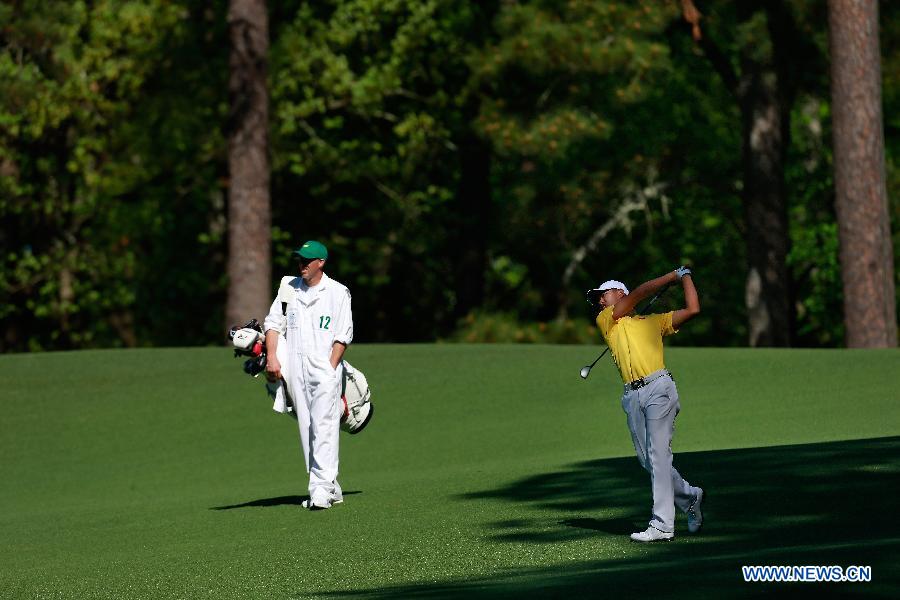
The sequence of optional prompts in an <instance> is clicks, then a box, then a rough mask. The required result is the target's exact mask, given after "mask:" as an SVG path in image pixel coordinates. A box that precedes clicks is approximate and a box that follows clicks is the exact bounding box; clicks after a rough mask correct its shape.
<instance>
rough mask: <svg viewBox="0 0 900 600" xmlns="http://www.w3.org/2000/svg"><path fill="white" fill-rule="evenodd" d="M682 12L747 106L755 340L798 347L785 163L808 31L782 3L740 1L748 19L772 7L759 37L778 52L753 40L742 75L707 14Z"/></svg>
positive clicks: (749, 301)
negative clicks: (713, 34) (706, 30)
mask: <svg viewBox="0 0 900 600" xmlns="http://www.w3.org/2000/svg"><path fill="white" fill-rule="evenodd" d="M682 10H683V16H684V19H685V21H686V23H687V26H688V27H689V28H690V31H691V33H692V35H693V37H694V39H695V40H696V41H697V43H698V44H699V46H700V48H701V49H702V50H703V53H704V55H705V56H706V58H707V60H709V62H710V64H711V65H712V67H713V68H714V69H715V70H716V72H717V73H718V74H719V76H720V77H721V78H722V82H723V83H724V84H725V86H726V88H728V90H729V91H730V92H731V93H732V94H733V95H734V97H735V99H736V100H737V102H738V105H739V106H740V110H741V121H742V123H741V126H742V132H741V133H742V160H743V185H744V188H743V193H742V201H743V205H744V219H745V224H746V227H747V232H746V244H747V261H748V263H749V264H748V273H747V280H746V286H745V301H746V306H747V319H748V331H749V339H748V342H749V344H750V345H751V346H790V345H791V344H792V341H793V339H794V330H795V320H796V317H795V308H794V290H793V278H792V276H791V272H790V269H788V268H787V265H786V259H787V255H788V252H789V250H790V231H789V229H788V218H787V192H786V189H785V183H784V167H785V156H786V154H787V148H788V145H789V143H790V107H791V104H792V103H793V98H794V96H795V93H796V92H795V87H796V83H795V82H794V78H795V74H794V73H793V71H795V69H794V68H793V67H794V66H795V62H796V60H797V58H796V54H797V53H798V42H799V40H801V37H802V36H801V34H800V33H799V32H798V30H797V27H796V26H795V24H794V21H793V17H792V15H791V13H790V11H789V10H788V8H787V7H786V6H785V4H784V3H783V2H782V1H781V0H766V1H764V2H759V1H758V0H744V1H743V2H740V3H738V5H737V13H738V20H739V21H740V22H741V23H749V22H751V20H752V19H753V18H754V17H755V15H756V14H757V13H758V12H759V11H761V10H762V11H764V12H765V14H766V31H765V32H764V31H758V32H757V35H759V36H762V35H768V36H769V40H770V41H771V48H772V50H771V54H770V55H768V56H763V55H761V53H760V51H759V48H758V47H757V46H751V45H750V44H749V43H748V44H745V45H744V46H743V47H741V48H740V49H739V52H740V67H741V68H740V72H739V73H738V72H737V71H736V70H735V69H734V67H733V65H732V62H731V59H730V58H729V57H728V56H726V55H725V54H724V53H723V52H722V50H721V48H719V46H718V45H717V44H716V43H715V42H714V41H713V40H712V39H711V38H710V36H709V35H704V34H703V32H702V30H701V27H700V22H701V21H700V19H701V17H702V15H701V14H700V13H699V11H698V10H697V9H696V7H695V6H694V4H693V2H692V1H691V0H682ZM760 45H761V46H763V47H764V46H765V44H764V43H761V44H760Z"/></svg>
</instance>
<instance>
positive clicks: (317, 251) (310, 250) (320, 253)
mask: <svg viewBox="0 0 900 600" xmlns="http://www.w3.org/2000/svg"><path fill="white" fill-rule="evenodd" d="M294 255H295V256H302V257H303V258H321V259H322V260H324V259H326V258H328V249H327V248H326V247H325V246H323V245H322V244H320V243H319V242H317V241H315V240H309V241H308V242H306V243H305V244H303V245H302V246H300V247H299V248H297V249H296V250H294Z"/></svg>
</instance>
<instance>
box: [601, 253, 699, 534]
mask: <svg viewBox="0 0 900 600" xmlns="http://www.w3.org/2000/svg"><path fill="white" fill-rule="evenodd" d="M678 280H681V284H682V286H683V287H684V298H685V304H686V307H685V308H682V309H681V310H676V311H672V312H667V313H663V314H652V315H646V316H643V315H635V314H633V311H634V308H635V306H637V304H638V303H639V302H640V301H641V300H643V299H644V298H647V297H649V296H651V295H653V294H654V293H656V292H657V291H658V290H660V289H661V288H662V287H663V286H665V285H668V284H671V283H674V282H676V281H678ZM588 300H589V301H590V302H592V303H593V304H596V305H598V307H599V308H601V309H602V310H601V311H600V314H598V315H597V326H598V327H600V331H601V332H602V333H603V337H604V339H605V340H606V343H607V345H608V346H609V349H610V351H611V352H612V355H613V359H614V360H615V361H616V366H618V367H619V372H620V373H621V374H622V381H623V382H624V383H625V393H624V395H623V396H622V408H623V409H624V410H625V414H626V415H627V422H628V429H629V430H630V431H631V439H632V441H633V442H634V450H635V452H636V453H637V458H638V460H639V461H640V463H641V466H642V467H644V468H645V469H646V470H647V471H649V473H650V482H651V486H652V488H653V517H652V518H651V519H650V523H649V526H648V527H647V529H646V530H645V531H641V532H637V533H632V534H631V539H633V540H634V541H636V542H656V541H668V540H672V539H674V538H675V506H678V508H680V509H681V510H682V511H684V512H686V513H687V515H688V531H689V532H691V533H696V532H697V531H699V530H700V526H701V525H702V524H703V514H702V512H701V510H700V509H701V504H702V503H703V490H702V489H701V488H699V487H694V486H691V485H690V484H689V483H688V482H687V481H685V480H684V478H683V477H682V476H681V474H679V473H678V471H677V470H676V469H675V467H673V466H672V435H673V433H674V432H675V416H676V415H677V414H678V412H679V411H680V410H681V406H680V405H679V403H678V391H677V390H676V389H675V381H674V380H673V379H672V375H671V374H670V373H669V372H668V371H667V370H666V366H665V363H664V362H663V342H662V338H663V336H666V335H672V334H674V333H676V332H677V331H678V328H679V327H681V325H682V324H684V323H685V322H686V321H688V320H689V319H691V318H693V317H695V316H696V315H697V314H698V313H699V312H700V300H699V298H698V297H697V289H696V288H695V287H694V283H693V280H692V279H691V271H690V269H688V268H687V267H679V268H678V269H676V270H675V271H673V272H671V273H667V274H666V275H663V276H662V277H657V278H656V279H652V280H650V281H647V282H645V283H642V284H641V285H639V286H638V287H637V288H636V289H635V290H634V291H633V292H631V293H629V292H628V288H627V287H626V286H625V284H624V283H622V282H620V281H615V280H610V281H606V282H604V283H603V284H601V285H600V286H598V287H596V288H594V289H592V290H590V291H588Z"/></svg>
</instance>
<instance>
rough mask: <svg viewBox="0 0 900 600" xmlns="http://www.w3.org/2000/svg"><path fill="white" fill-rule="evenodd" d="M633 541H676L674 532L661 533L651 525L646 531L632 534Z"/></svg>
mask: <svg viewBox="0 0 900 600" xmlns="http://www.w3.org/2000/svg"><path fill="white" fill-rule="evenodd" d="M631 539H632V540H634V541H635V542H671V541H672V540H674V539H675V533H674V532H672V531H668V532H666V531H660V530H659V529H657V528H656V527H654V526H653V525H651V526H650V527H648V528H647V529H646V531H638V532H636V533H632V534H631Z"/></svg>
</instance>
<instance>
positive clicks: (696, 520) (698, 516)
mask: <svg viewBox="0 0 900 600" xmlns="http://www.w3.org/2000/svg"><path fill="white" fill-rule="evenodd" d="M697 489H698V490H699V491H698V492H697V496H696V497H695V498H694V501H693V502H691V505H690V506H689V507H688V511H687V517H688V532H690V533H697V532H698V531H700V527H702V526H703V512H702V511H701V507H702V505H703V488H697Z"/></svg>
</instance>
